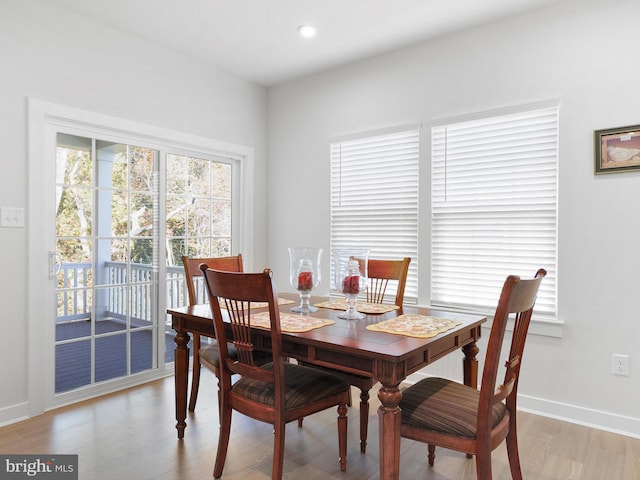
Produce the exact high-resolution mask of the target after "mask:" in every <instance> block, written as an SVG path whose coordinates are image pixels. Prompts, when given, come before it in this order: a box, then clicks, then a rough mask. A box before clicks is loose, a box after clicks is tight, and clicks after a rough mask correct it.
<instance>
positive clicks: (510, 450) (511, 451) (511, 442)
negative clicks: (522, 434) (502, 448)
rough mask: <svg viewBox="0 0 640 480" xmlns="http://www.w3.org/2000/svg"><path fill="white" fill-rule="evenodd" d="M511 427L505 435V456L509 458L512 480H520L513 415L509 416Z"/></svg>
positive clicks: (516, 436)
mask: <svg viewBox="0 0 640 480" xmlns="http://www.w3.org/2000/svg"><path fill="white" fill-rule="evenodd" d="M510 422H511V425H510V427H509V433H508V434H507V438H506V443H507V455H508V457H509V468H510V469H511V478H513V480H522V470H521V468H520V455H519V453H518V434H517V429H516V418H515V414H512V415H511V419H510Z"/></svg>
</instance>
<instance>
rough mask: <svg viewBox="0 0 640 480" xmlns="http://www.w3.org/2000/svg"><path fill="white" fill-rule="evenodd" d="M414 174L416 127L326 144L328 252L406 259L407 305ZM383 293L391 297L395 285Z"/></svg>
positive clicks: (411, 282) (411, 281)
mask: <svg viewBox="0 0 640 480" xmlns="http://www.w3.org/2000/svg"><path fill="white" fill-rule="evenodd" d="M418 170H419V129H418V128H417V127H416V128H412V129H410V130H402V131H398V132H393V133H385V134H379V135H373V136H367V137H366V138H356V139H350V140H345V141H339V142H335V143H332V144H331V250H332V251H333V250H335V249H340V248H352V247H358V248H368V249H369V250H370V253H369V256H370V258H376V259H389V260H397V259H402V258H404V257H411V264H410V265H409V274H408V278H407V284H406V289H405V302H409V303H410V302H416V301H417V298H418ZM332 268H333V265H332ZM386 293H387V295H388V296H393V297H395V285H394V286H393V288H392V286H391V283H390V284H389V289H388V290H387V292H386Z"/></svg>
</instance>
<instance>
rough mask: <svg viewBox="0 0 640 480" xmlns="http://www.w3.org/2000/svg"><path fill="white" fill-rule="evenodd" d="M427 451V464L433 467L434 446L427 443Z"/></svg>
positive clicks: (434, 459) (434, 457)
mask: <svg viewBox="0 0 640 480" xmlns="http://www.w3.org/2000/svg"><path fill="white" fill-rule="evenodd" d="M427 451H428V452H429V453H428V455H427V458H428V459H429V465H430V466H432V467H433V463H434V462H435V461H436V446H435V445H431V444H429V445H427Z"/></svg>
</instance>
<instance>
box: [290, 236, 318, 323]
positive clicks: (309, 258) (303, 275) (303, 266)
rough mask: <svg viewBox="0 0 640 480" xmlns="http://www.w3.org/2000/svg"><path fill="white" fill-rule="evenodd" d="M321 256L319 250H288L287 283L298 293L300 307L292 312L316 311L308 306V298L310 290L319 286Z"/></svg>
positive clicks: (301, 248)
mask: <svg viewBox="0 0 640 480" xmlns="http://www.w3.org/2000/svg"><path fill="white" fill-rule="evenodd" d="M321 256H322V249H321V248H316V247H290V248H289V260H290V269H289V282H290V283H291V286H292V287H293V288H295V289H296V290H297V291H298V292H299V293H300V305H298V306H297V307H293V308H292V309H291V311H292V312H298V313H312V312H315V311H317V310H318V309H317V308H316V307H312V306H311V305H310V304H309V298H310V297H311V292H312V290H313V289H314V288H316V287H317V286H318V285H319V284H320V257H321Z"/></svg>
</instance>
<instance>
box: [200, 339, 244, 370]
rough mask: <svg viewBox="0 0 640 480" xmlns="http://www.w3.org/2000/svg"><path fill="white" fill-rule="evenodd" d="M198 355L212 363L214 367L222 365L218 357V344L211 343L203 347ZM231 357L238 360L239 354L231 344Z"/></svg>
mask: <svg viewBox="0 0 640 480" xmlns="http://www.w3.org/2000/svg"><path fill="white" fill-rule="evenodd" d="M198 355H200V358H201V359H202V360H204V361H206V362H208V363H211V364H212V365H215V366H216V367H217V366H218V365H220V357H219V355H218V342H215V341H214V342H211V343H209V344H207V345H202V346H201V347H200V350H198ZM229 355H230V356H231V357H232V358H237V356H238V353H237V352H236V349H235V348H233V346H232V345H231V344H229Z"/></svg>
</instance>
